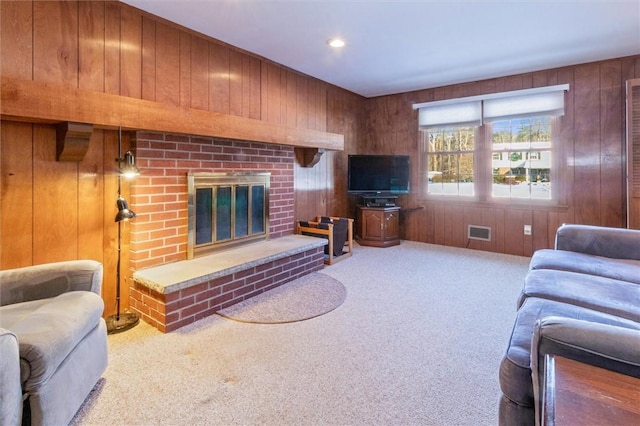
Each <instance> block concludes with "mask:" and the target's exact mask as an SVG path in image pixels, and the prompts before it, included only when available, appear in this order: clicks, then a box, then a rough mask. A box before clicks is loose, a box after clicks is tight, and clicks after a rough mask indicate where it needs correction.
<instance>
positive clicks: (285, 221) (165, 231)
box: [129, 132, 294, 270]
mask: <svg viewBox="0 0 640 426" xmlns="http://www.w3.org/2000/svg"><path fill="white" fill-rule="evenodd" d="M133 144H134V147H135V152H136V161H137V165H138V167H139V168H140V170H141V171H142V175H141V176H139V177H138V178H136V180H135V181H134V182H133V183H132V186H131V200H130V203H129V204H131V205H132V209H133V210H134V211H135V212H136V213H137V215H138V217H137V218H136V220H135V221H133V222H132V223H131V236H130V238H131V257H130V262H131V268H132V269H133V270H139V269H143V268H148V267H151V266H156V265H162V264H165V263H170V262H175V261H178V260H184V259H186V258H187V234H188V229H187V228H188V225H187V218H188V215H187V174H188V173H203V172H208V173H214V172H215V173H243V172H244V173H246V172H253V173H259V172H268V173H270V174H271V184H270V190H269V235H270V238H271V239H275V238H279V237H281V236H284V235H290V234H293V231H294V224H293V221H294V198H293V197H294V189H293V161H294V152H293V147H291V146H283V145H272V144H266V143H256V142H245V141H233V140H226V139H216V138H203V137H199V136H186V135H172V134H163V133H145V132H138V133H137V135H136V138H135V140H134V141H133Z"/></svg>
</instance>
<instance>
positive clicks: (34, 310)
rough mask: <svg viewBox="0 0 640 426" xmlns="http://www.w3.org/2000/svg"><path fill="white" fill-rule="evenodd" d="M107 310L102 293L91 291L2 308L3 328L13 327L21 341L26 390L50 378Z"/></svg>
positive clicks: (24, 386) (1, 321)
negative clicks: (105, 309)
mask: <svg viewBox="0 0 640 426" xmlns="http://www.w3.org/2000/svg"><path fill="white" fill-rule="evenodd" d="M103 310H104V303H103V301H102V299H101V298H100V296H98V295H97V294H96V293H93V292H89V291H72V292H69V293H63V294H61V295H59V296H56V297H52V298H50V299H43V300H37V301H33V302H25V303H16V304H13V305H7V306H3V307H2V308H0V327H3V328H7V329H9V330H11V331H12V332H13V333H15V334H16V335H17V336H18V339H19V342H20V367H21V368H20V370H21V374H20V375H21V381H22V386H23V390H24V391H25V392H29V391H30V390H32V389H34V388H36V387H38V386H39V385H40V384H42V383H44V382H46V381H47V380H48V378H49V377H50V376H51V375H52V374H53V373H54V372H55V371H56V369H57V368H58V366H59V365H60V363H62V362H63V361H64V359H65V358H66V357H67V356H68V355H69V353H70V352H71V351H72V350H73V349H74V348H75V347H76V345H77V344H78V343H79V342H80V341H81V340H82V339H83V338H84V337H85V336H86V335H87V334H88V333H89V332H90V331H91V330H93V329H94V328H95V327H96V326H97V325H98V323H99V321H100V318H101V316H102V312H103Z"/></svg>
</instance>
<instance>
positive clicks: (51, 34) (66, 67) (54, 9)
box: [33, 1, 78, 87]
mask: <svg viewBox="0 0 640 426" xmlns="http://www.w3.org/2000/svg"><path fill="white" fill-rule="evenodd" d="M77 46H78V4H77V2H66V1H42V2H34V3H33V65H34V66H33V78H34V80H39V81H49V82H52V83H57V84H60V85H63V86H66V87H78V48H77Z"/></svg>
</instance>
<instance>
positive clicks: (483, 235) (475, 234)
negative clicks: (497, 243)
mask: <svg viewBox="0 0 640 426" xmlns="http://www.w3.org/2000/svg"><path fill="white" fill-rule="evenodd" d="M467 238H469V239H470V240H482V241H491V228H488V227H486V226H476V225H469V229H468V232H467Z"/></svg>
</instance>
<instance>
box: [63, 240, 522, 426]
mask: <svg viewBox="0 0 640 426" xmlns="http://www.w3.org/2000/svg"><path fill="white" fill-rule="evenodd" d="M528 262H529V259H528V258H524V257H517V256H509V255H499V254H493V253H486V252H479V251H474V250H465V249H456V248H450V247H442V246H435V245H429V244H422V243H414V242H406V241H403V242H402V244H401V245H399V246H396V247H389V248H385V249H380V248H372V247H360V246H356V247H355V248H354V254H353V256H352V257H351V258H349V259H346V260H344V261H343V262H339V263H337V264H335V265H333V266H330V267H326V268H325V269H324V270H323V271H322V274H326V275H328V276H330V277H333V278H335V279H337V280H339V281H340V282H341V283H343V284H344V287H345V288H346V291H347V293H348V297H347V298H346V299H345V300H344V303H343V304H342V305H341V306H339V307H338V308H336V309H335V310H332V311H330V312H328V313H326V314H324V315H321V316H318V317H315V318H312V319H309V320H306V321H299V322H291V323H283V324H253V323H244V322H237V321H233V320H229V319H227V318H223V317H220V316H217V315H216V316H212V317H210V318H206V319H204V320H201V321H199V322H197V323H195V324H192V325H189V326H187V327H184V328H182V329H180V330H178V331H176V332H173V333H169V334H161V333H159V332H157V331H156V330H155V329H153V328H151V327H150V326H148V325H146V324H140V325H139V326H137V327H136V328H134V329H132V330H130V331H127V332H126V333H122V334H116V335H112V336H109V350H110V354H109V362H110V364H109V367H108V369H107V371H106V373H105V375H104V378H103V379H102V380H101V381H100V382H99V384H98V386H97V387H96V389H94V391H93V392H92V393H91V395H90V397H89V398H88V399H87V401H86V403H85V404H84V405H83V407H82V408H81V410H80V411H79V413H78V414H77V416H76V418H75V419H74V421H73V423H72V424H74V425H258V424H259V425H495V424H496V423H497V407H498V406H497V403H498V399H499V386H498V367H499V363H500V359H501V357H502V355H503V353H504V350H505V348H506V345H507V341H508V339H509V335H510V332H511V327H512V324H513V319H514V317H515V303H516V298H517V295H518V293H519V291H520V288H521V286H522V281H523V279H524V276H525V274H526V271H527V266H528Z"/></svg>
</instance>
